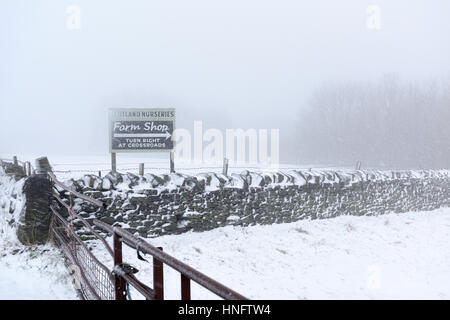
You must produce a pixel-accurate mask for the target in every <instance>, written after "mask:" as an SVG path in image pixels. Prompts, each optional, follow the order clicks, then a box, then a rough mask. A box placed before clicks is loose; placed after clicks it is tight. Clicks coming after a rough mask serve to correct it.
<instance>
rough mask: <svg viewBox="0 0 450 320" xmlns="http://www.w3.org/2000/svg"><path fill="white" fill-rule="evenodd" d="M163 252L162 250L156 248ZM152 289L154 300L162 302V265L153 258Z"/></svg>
mask: <svg viewBox="0 0 450 320" xmlns="http://www.w3.org/2000/svg"><path fill="white" fill-rule="evenodd" d="M158 249H159V250H161V251H163V248H161V247H158ZM153 289H154V290H155V300H164V269H163V263H162V262H161V261H159V260H158V259H156V258H155V257H153Z"/></svg>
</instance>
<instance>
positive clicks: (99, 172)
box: [98, 170, 102, 178]
mask: <svg viewBox="0 0 450 320" xmlns="http://www.w3.org/2000/svg"><path fill="white" fill-rule="evenodd" d="M98 176H99V177H100V178H101V177H102V172H101V170H98Z"/></svg>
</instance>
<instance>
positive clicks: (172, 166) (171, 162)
mask: <svg viewBox="0 0 450 320" xmlns="http://www.w3.org/2000/svg"><path fill="white" fill-rule="evenodd" d="M170 173H175V160H174V152H173V151H170Z"/></svg>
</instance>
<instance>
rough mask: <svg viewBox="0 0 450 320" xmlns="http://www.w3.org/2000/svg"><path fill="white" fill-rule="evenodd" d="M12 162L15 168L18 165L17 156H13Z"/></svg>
mask: <svg viewBox="0 0 450 320" xmlns="http://www.w3.org/2000/svg"><path fill="white" fill-rule="evenodd" d="M13 162H14V165H15V166H18V165H19V161H17V156H13Z"/></svg>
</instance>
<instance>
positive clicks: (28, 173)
mask: <svg viewBox="0 0 450 320" xmlns="http://www.w3.org/2000/svg"><path fill="white" fill-rule="evenodd" d="M25 166H26V170H25V173H26V175H27V176H28V177H29V176H31V163H30V161H27V162H25Z"/></svg>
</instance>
